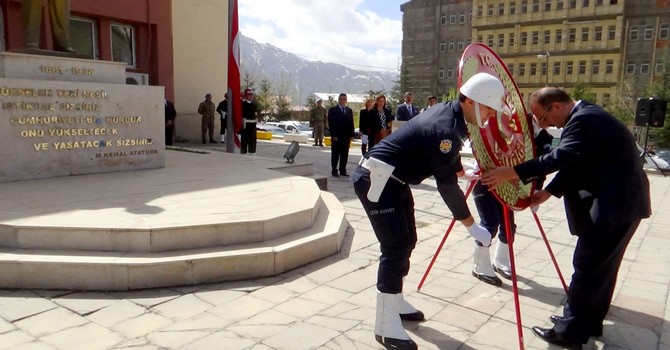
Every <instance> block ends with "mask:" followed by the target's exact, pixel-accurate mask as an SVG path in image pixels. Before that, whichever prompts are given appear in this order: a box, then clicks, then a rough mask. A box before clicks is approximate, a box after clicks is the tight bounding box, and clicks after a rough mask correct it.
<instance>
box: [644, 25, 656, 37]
mask: <svg viewBox="0 0 670 350" xmlns="http://www.w3.org/2000/svg"><path fill="white" fill-rule="evenodd" d="M653 38H654V27H651V26H647V27H644V40H651V39H653Z"/></svg>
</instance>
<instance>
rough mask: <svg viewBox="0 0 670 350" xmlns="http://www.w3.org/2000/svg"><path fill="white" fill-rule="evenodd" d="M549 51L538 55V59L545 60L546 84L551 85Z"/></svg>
mask: <svg viewBox="0 0 670 350" xmlns="http://www.w3.org/2000/svg"><path fill="white" fill-rule="evenodd" d="M549 56H551V55H550V54H549V51H547V52H546V53H541V54H539V55H537V59H538V60H540V61H541V60H544V86H549Z"/></svg>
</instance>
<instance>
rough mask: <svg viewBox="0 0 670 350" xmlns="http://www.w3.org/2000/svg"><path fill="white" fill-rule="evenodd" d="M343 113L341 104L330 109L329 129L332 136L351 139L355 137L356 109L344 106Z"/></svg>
mask: <svg viewBox="0 0 670 350" xmlns="http://www.w3.org/2000/svg"><path fill="white" fill-rule="evenodd" d="M344 110H345V112H344V113H342V110H341V109H340V105H337V106H335V107H331V108H330V109H328V130H330V137H331V138H332V137H337V138H338V139H349V138H352V137H354V111H352V110H351V108H349V107H344Z"/></svg>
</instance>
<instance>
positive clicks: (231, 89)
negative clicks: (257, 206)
mask: <svg viewBox="0 0 670 350" xmlns="http://www.w3.org/2000/svg"><path fill="white" fill-rule="evenodd" d="M228 14H229V16H230V21H229V22H228V23H230V26H229V37H228V97H229V98H228V106H229V107H228V108H229V109H231V108H232V113H229V114H228V115H232V116H233V129H234V130H235V132H234V133H233V135H234V137H235V145H237V147H240V140H239V137H238V136H237V135H238V134H239V133H240V131H242V93H241V84H242V83H241V78H240V42H239V35H238V33H239V30H240V26H239V21H238V19H237V0H230V8H229V11H228Z"/></svg>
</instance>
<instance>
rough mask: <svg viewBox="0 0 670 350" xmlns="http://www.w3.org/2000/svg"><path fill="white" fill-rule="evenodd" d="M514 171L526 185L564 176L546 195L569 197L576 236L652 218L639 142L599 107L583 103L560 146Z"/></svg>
mask: <svg viewBox="0 0 670 350" xmlns="http://www.w3.org/2000/svg"><path fill="white" fill-rule="evenodd" d="M514 168H515V170H516V172H517V174H518V175H519V177H520V178H521V180H522V181H524V182H525V183H527V182H529V181H531V180H533V179H534V178H537V177H540V176H542V175H546V174H549V173H552V172H554V171H557V170H558V173H557V174H556V176H555V177H554V179H553V180H552V181H551V182H550V183H549V184H548V185H547V187H546V190H547V191H549V193H551V194H552V195H554V196H557V197H561V196H563V197H564V198H563V200H564V202H565V211H566V215H567V219H568V225H569V227H570V231H571V233H572V234H574V235H578V236H579V235H584V234H588V233H590V232H591V229H592V228H594V227H596V226H600V227H606V226H608V225H617V224H620V223H631V222H634V221H636V220H640V219H642V218H646V217H649V215H651V206H650V199H649V181H648V179H647V176H646V174H645V173H644V171H643V170H642V167H641V166H640V160H639V152H638V149H637V144H636V143H635V139H634V138H633V135H632V134H631V132H630V131H629V130H628V128H626V126H625V125H624V124H623V123H621V122H620V121H619V120H617V119H616V118H614V117H613V116H612V115H611V114H609V113H607V112H606V111H605V110H603V109H602V108H601V107H599V106H596V105H593V104H590V103H586V102H581V103H579V104H578V105H577V106H576V107H575V108H574V110H573V111H572V113H571V114H570V117H569V119H568V122H567V123H566V125H565V127H564V128H563V133H562V134H561V140H560V142H559V144H558V146H557V147H556V148H554V149H553V150H551V152H549V153H548V154H545V155H543V156H540V157H537V158H535V159H532V160H529V161H527V162H524V163H522V164H519V165H517V166H515V167H514Z"/></svg>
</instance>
